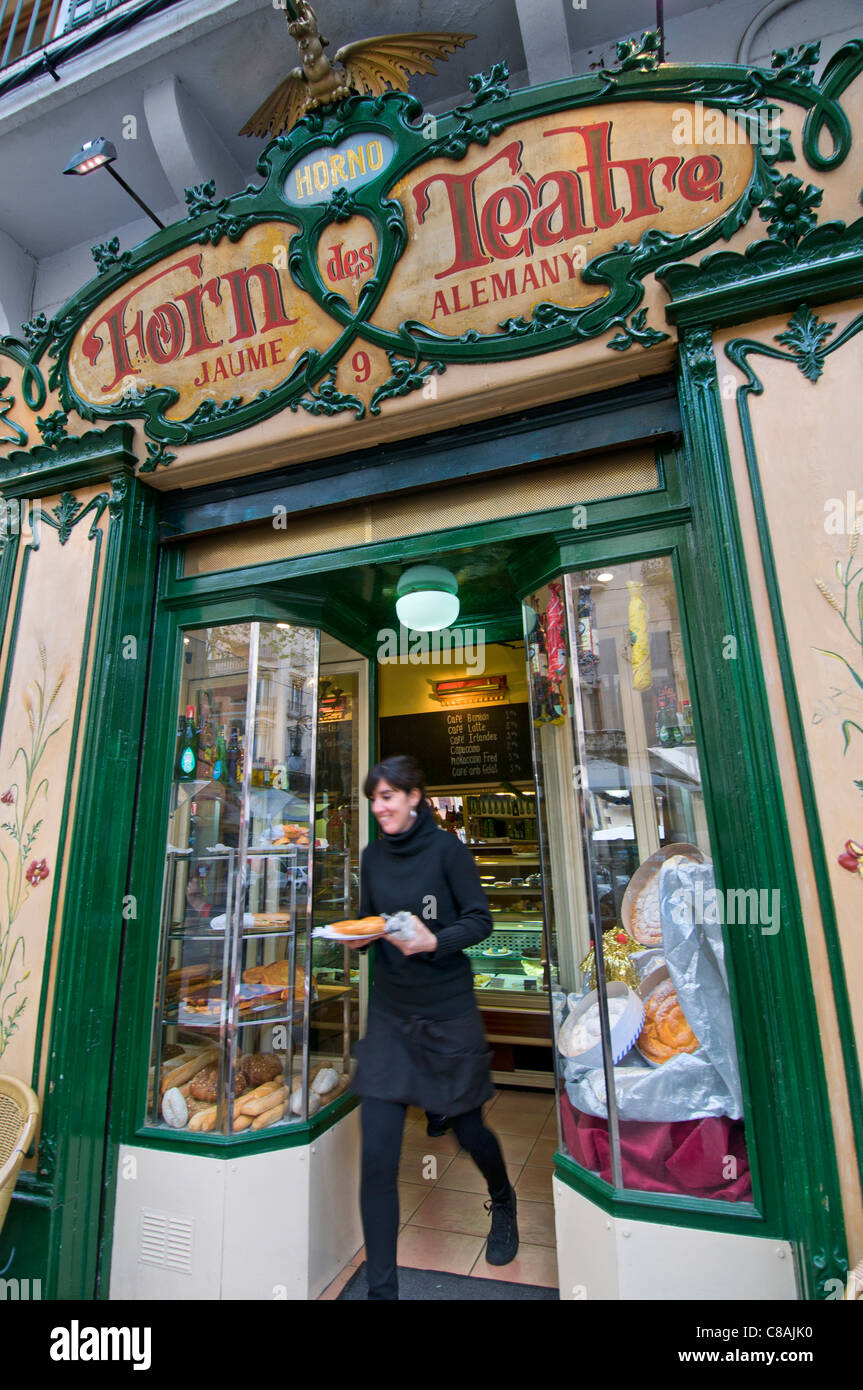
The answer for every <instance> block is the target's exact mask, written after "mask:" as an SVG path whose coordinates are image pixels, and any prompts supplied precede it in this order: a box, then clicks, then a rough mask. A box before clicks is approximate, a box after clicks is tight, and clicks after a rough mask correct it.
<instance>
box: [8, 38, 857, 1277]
mask: <svg viewBox="0 0 863 1390" xmlns="http://www.w3.org/2000/svg"><path fill="white" fill-rule="evenodd" d="M812 61H813V60H812V59H811V55H810V56H809V58H808V59H807V56H806V54H803V53H795V52H790V51H789V52H788V53H785V54H783V55H777V61H776V65H775V67H774V68H772V69H770V70H766V69H765V70H759V69H747V68H742V67H740V68H736V67H723V68H721V69H719V68H710V67H698V68H696V67H686V66H676V65H673V64H663V65H658V64H657V61H656V54H655V51H654V50H653V49H652V47H651V45H650V44H649V43H646V44H645V45H643V46H642V47H641V48H638V47H637V46H636V47H634V48H633V49H632V51H630V52H628V53H626V54H622V55H621V63H620V65H619V66H618V67H617V68H614V69H609V70H604V71H603V72H602V73H599V74H595V75H593V76H589V77H583V78H578V79H572V80H566V81H562V82H557V83H554V84H550V85H548V86H545V87H538V88H532V89H526V90H520V91H518V92H510V90H509V88H508V85H507V77H506V70H505V66H504V65H499V66H498V67H497V68H495V69H494V70H493V71H492V72H490V73H488V74H482V75H480V76H478V77H477V78H476V79H475V80H474V86H473V97H472V100H471V102H470V104H468V105H465V106H462V107H459V108H457V109H456V110H455V111H453V112H452V113H450V114H449V115H447V116H445V117H440V116H438V117H431V116H424V113H423V111H422V109H421V107H420V106H419V103H418V102H417V101H416V100H415V99H413V98H411V97H409V96H407V95H406V94H404V93H401V92H388V93H386V94H385V95H384V96H382V97H379V98H371V97H359V96H352V97H349V98H348V99H346V100H342V101H340V102H338V103H336V104H334V105H332V106H328V107H323V108H320V109H318V110H317V111H314V112H312V113H311V114H310V115H308V116H306V117H305V118H304V119H302V120H300V121H299V122H298V123H297V124H295V125H294V126H293V127H292V128H291V130H290V131H289V132H288V134H286V135H284V136H280V137H279V138H277V139H275V140H274V141H273V142H272V143H271V144H270V145H269V146H268V147H267V149H266V150H265V152H264V154H263V155H262V157H261V160H260V163H259V166H258V167H259V171H260V174H261V182H260V184H259V185H258V186H255V187H251V188H249V189H246V190H244V191H243V192H241V193H238V194H236V195H234V196H233V197H230V198H223V199H220V198H219V197H218V196H217V194H216V190H215V188H214V187H213V186H212V184H208V185H203V186H199V187H196V188H193V189H189V190H188V192H187V202H188V216H187V217H186V219H185V220H183V221H182V222H179V223H176V224H174V225H172V226H170V227H168V228H166V229H165V230H164V231H162V232H159V233H158V234H156V235H154V236H153V237H151V238H150V239H149V240H147V241H145V242H144V243H143V244H141V245H140V246H138V247H136V248H135V249H134V250H132V251H125V252H120V250H119V248H118V247H116V246H114V245H105V246H99V247H95V248H94V257H95V260H96V263H97V270H98V273H97V275H96V276H95V278H94V279H92V280H91V281H90V282H89V283H88V284H86V285H84V286H83V287H82V288H81V290H80V291H79V292H78V293H77V294H76V295H75V296H74V297H73V298H72V299H71V300H70V301H69V302H68V303H67V304H66V305H65V306H64V308H63V310H62V311H61V312H60V313H58V314H57V316H56V317H55V318H53V319H52V320H50V321H48V320H46V319H45V318H44V316H41V317H37V318H36V319H34V320H32V321H31V322H30V323H28V324H26V325H24V326H23V328H22V334H21V337H20V339H15V340H13V339H5V340H3V342H2V343H0V383H2V384H0V450H2V461H0V485H2V493H3V500H4V507H5V515H6V526H5V534H4V544H3V549H2V556H0V600H2V607H3V613H4V617H5V635H4V639H3V648H2V658H0V672H2V687H0V689H2V695H0V699H2V711H3V714H2V719H3V729H2V741H0V782H2V789H0V790H2V793H3V794H2V801H3V803H4V810H5V811H6V812H7V816H6V819H5V823H4V824H3V826H2V827H0V847H2V849H3V852H4V860H5V862H6V871H5V872H6V885H7V892H6V907H5V916H4V918H3V920H2V922H0V929H2V935H0V980H2V986H3V987H2V994H0V1011H2V1016H0V1030H2V1031H0V1048H2V1051H0V1068H2V1070H6V1071H12V1072H13V1073H15V1074H17V1075H20V1076H21V1077H22V1078H25V1079H29V1081H30V1082H31V1084H32V1085H33V1087H34V1089H35V1090H36V1091H37V1093H38V1095H39V1097H40V1099H41V1103H42V1107H43V1109H42V1117H41V1126H40V1132H39V1138H38V1142H37V1146H36V1151H35V1154H34V1155H33V1156H32V1157H30V1158H29V1159H28V1160H27V1162H26V1164H25V1171H24V1173H23V1175H22V1178H21V1180H20V1181H19V1184H18V1188H17V1190H16V1194H15V1198H14V1200H13V1204H12V1208H11V1211H10V1215H9V1217H8V1219H7V1222H6V1225H5V1227H4V1229H3V1233H2V1243H0V1267H2V1266H3V1265H5V1264H6V1263H7V1261H9V1260H10V1258H11V1265H10V1267H9V1268H8V1269H7V1273H8V1274H11V1275H16V1274H20V1276H21V1277H30V1278H41V1279H42V1280H43V1289H44V1290H45V1292H46V1294H47V1295H48V1296H51V1297H61V1298H90V1297H94V1296H100V1297H113V1298H166V1299H178V1298H179V1299H183V1298H209V1299H220V1298H225V1299H230V1298H269V1299H271V1298H273V1297H287V1298H290V1299H313V1298H316V1297H317V1296H318V1295H319V1293H320V1292H321V1291H322V1290H323V1289H324V1288H325V1287H326V1285H327V1284H328V1283H329V1282H330V1281H331V1280H332V1279H333V1278H334V1277H335V1275H336V1274H337V1273H338V1271H339V1270H340V1269H341V1268H342V1267H343V1266H344V1265H345V1264H346V1262H347V1261H348V1260H349V1258H350V1257H351V1256H352V1255H353V1253H354V1252H355V1251H356V1249H357V1248H358V1246H359V1245H360V1244H361V1242H362V1234H361V1230H360V1226H359V1213H358V1209H357V1196H356V1192H357V1182H356V1181H355V1178H357V1177H358V1114H357V1109H356V1102H355V1100H354V1098H353V1097H352V1095H351V1092H350V1085H349V1083H350V1076H351V1071H352V1067H353V1053H354V1046H355V1043H356V1041H357V1038H358V1037H359V1036H361V1035H362V1031H363V1027H364V1021H365V1012H366V1004H367V993H368V987H369V979H368V968H369V967H368V963H367V962H366V960H365V959H362V960H361V961H360V962H359V963H358V960H357V958H356V957H355V956H353V955H352V954H351V953H350V952H349V951H348V950H347V948H346V947H345V946H344V945H343V944H342V943H341V942H339V941H337V940H332V939H331V936H330V934H328V933H327V932H326V931H324V932H323V934H320V932H321V929H322V928H326V927H327V925H328V924H329V923H331V922H333V921H334V920H338V919H343V918H351V917H353V916H356V915H357V911H358V889H359V882H358V868H359V857H360V854H361V851H362V848H363V846H364V844H365V843H366V842H367V838H368V836H369V834H370V829H371V827H370V823H369V821H370V818H369V815H368V808H367V804H366V802H365V800H364V798H363V797H362V795H361V791H360V789H361V786H362V781H363V777H364V775H365V772H366V770H367V769H368V767H369V766H370V764H371V762H372V761H374V760H375V759H376V758H377V756H378V755H379V754H381V753H383V754H386V753H392V752H410V753H413V754H414V755H415V756H417V757H418V758H419V760H420V762H421V763H423V764H424V765H425V767H426V770H427V774H428V782H429V792H430V796H431V798H432V802H433V805H434V808H435V813H436V815H437V816H438V818H439V821H440V823H441V825H442V827H443V828H444V829H446V830H447V831H449V832H450V833H455V834H458V835H460V837H461V838H462V839H463V840H464V841H465V843H467V844H468V845H469V846H470V848H471V851H472V852H473V853H474V855H475V857H476V859H477V862H478V867H479V870H480V873H481V874H482V876H483V880H484V883H485V884H486V891H487V894H488V897H489V902H490V905H491V908H492V913H493V917H494V919H495V928H494V932H493V934H492V936H491V937H490V938H489V940H488V941H487V942H485V943H482V945H481V946H480V947H478V948H476V949H475V950H472V951H471V956H472V966H473V970H474V977H475V984H476V989H477V996H478V1001H479V1003H480V1008H481V1010H482V1013H483V1017H484V1021H485V1024H486V1032H487V1035H488V1039H489V1045H490V1047H491V1048H492V1049H493V1052H494V1060H493V1069H494V1076H495V1080H496V1082H497V1084H498V1085H499V1086H502V1087H506V1086H518V1087H522V1088H532V1089H535V1090H537V1091H540V1092H545V1093H547V1094H548V1095H549V1096H551V1095H553V1096H554V1098H555V1111H554V1113H555V1117H556V1127H555V1131H554V1135H553V1136H552V1137H553V1139H554V1143H553V1148H554V1156H553V1160H550V1161H553V1163H554V1178H553V1191H554V1210H555V1233H556V1243H557V1261H558V1271H559V1287H560V1296H561V1298H563V1299H577V1298H581V1297H584V1296H585V1291H586V1296H587V1297H589V1298H591V1299H593V1298H622V1299H641V1298H657V1297H662V1298H683V1297H686V1298H689V1297H693V1296H695V1297H701V1298H705V1299H716V1298H728V1297H732V1298H743V1299H751V1300H758V1299H764V1298H783V1299H795V1298H803V1299H822V1298H831V1297H841V1296H842V1292H843V1290H844V1288H845V1280H846V1275H847V1271H848V1268H849V1264H850V1265H853V1264H854V1263H855V1262H856V1261H859V1260H860V1258H861V1255H863V1206H861V1193H860V1178H861V1154H863V1103H861V1092H860V1076H859V1065H858V1061H857V1051H856V1040H857V1039H858V1038H859V1036H860V1033H861V1029H863V1003H861V994H860V990H859V988H858V989H857V990H856V994H855V991H854V981H855V980H856V981H857V983H858V985H859V980H860V977H861V971H863V942H861V938H860V932H859V919H860V913H861V902H863V899H861V894H863V882H861V879H863V870H861V865H863V847H861V841H863V823H861V821H863V813H861V807H860V790H859V788H860V781H859V778H855V773H859V770H860V765H859V748H860V741H861V739H863V732H861V729H863V709H861V708H860V704H861V700H860V692H861V690H863V674H861V672H863V668H861V665H860V642H861V638H860V632H859V621H858V618H857V614H858V612H859V608H860V605H859V602H858V600H859V599H860V594H861V593H863V589H861V584H863V579H861V577H860V576H861V571H860V568H859V562H858V558H857V534H858V532H857V529H856V520H857V512H856V503H855V502H853V501H852V500H849V499H852V498H853V497H855V496H856V495H855V494H854V493H853V489H854V487H855V485H856V481H857V480H856V477H855V474H854V463H853V460H854V458H855V453H854V445H855V441H856V439H857V438H858V437H859V434H860V430H861V428H863V414H861V412H863V406H861V398H860V393H859V390H857V389H855V387H856V382H857V378H858V376H859V366H860V353H861V342H863V338H861V335H860V330H861V328H863V305H861V303H860V302H859V301H860V300H861V298H863V219H860V217H859V212H860V207H859V193H860V188H861V187H863V154H861V153H860V147H859V144H856V145H855V143H854V139H853V133H854V132H855V131H857V130H859V129H860V127H861V125H863V42H859V43H853V44H849V45H846V46H845V48H843V49H842V50H840V51H839V52H838V53H837V54H836V55H835V57H834V58H833V59H832V60H831V63H830V64H829V65H828V67H827V69H826V70H825V73H824V75H823V76H822V77H821V79H820V80H819V81H818V82H816V81H815V79H814V77H813V73H812V67H811V62H812ZM837 499H838V500H837ZM834 502H835V505H833V504H834ZM411 599H413V600H414V606H413V608H412V609H411V607H410V602H408V605H407V607H405V606H404V604H405V600H408V601H410V600H411ZM442 599H443V600H445V601H444V602H443V603H442V604H441V600H442ZM455 599H457V604H455V613H456V616H452V613H453V603H452V600H455ZM423 602H426V603H428V604H431V605H432V606H433V607H434V606H435V605H438V609H437V611H439V612H441V613H444V614H445V610H446V608H447V606H449V609H450V614H449V616H443V617H438V618H437V619H435V618H434V617H431V618H427V619H426V620H425V621H423V619H422V617H421V616H420V614H419V609H420V607H421V606H422V603H423ZM397 606H398V607H397ZM399 612H401V614H402V615H404V614H410V613H413V615H414V616H413V618H410V617H406V618H404V620H403V619H402V618H401V617H400V616H399ZM22 750H23V757H22ZM419 1180H420V1179H419V1178H417V1179H416V1181H419ZM276 1218H277V1219H276ZM252 1232H254V1235H252V1234H250V1233H252Z"/></svg>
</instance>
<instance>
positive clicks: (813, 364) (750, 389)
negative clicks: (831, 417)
mask: <svg viewBox="0 0 863 1390" xmlns="http://www.w3.org/2000/svg"><path fill="white" fill-rule="evenodd" d="M834 328H835V324H823V323H819V321H818V320H817V318H816V316H815V315H814V314H813V313H812V311H811V309H809V307H808V306H807V305H805V304H803V305H801V306H800V307H799V308H798V310H797V312H796V313H795V314H794V315H793V317H792V319H791V320H790V322H789V324H788V327H787V328H786V330H785V331H784V332H783V333H780V334H777V335H776V341H777V342H781V343H785V344H786V347H787V349H788V350H787V351H782V350H781V349H779V348H774V347H772V346H771V345H770V344H769V343H764V342H757V341H755V340H753V339H747V338H735V339H732V341H731V342H729V343H728V344H727V345H726V348H725V352H726V356H727V357H728V358H729V360H730V361H732V362H733V363H734V365H735V366H736V367H738V368H739V370H740V371H741V372H742V373H743V374H744V376H745V377H746V381H745V382H744V383H743V384H742V385H741V386H739V387H738V389H737V414H738V419H739V421H740V432H741V437H742V440H743V448H744V453H745V457H746V467H747V471H748V475H749V483H750V487H751V490H752V500H753V507H754V510H755V516H756V520H757V523H758V535H759V541H760V545H761V557H762V561H763V564H764V576H765V582H766V585H767V594H768V599H769V603H770V611H771V616H772V619H773V628H774V632H775V635H776V644H777V650H778V655H779V668H780V673H781V676H782V687H783V691H784V695H785V703H786V707H787V710H788V719H789V723H790V726H791V735H792V739H793V742H794V750H795V759H796V765H797V775H798V779H799V783H800V792H801V797H802V800H803V807H804V813H805V816H806V824H807V829H808V834H809V843H810V846H811V850H812V862H813V866H814V871H815V880H816V884H817V890H818V902H819V906H820V910H821V918H822V922H823V925H824V941H825V945H826V948H827V956H828V961H829V965H830V977H831V981H832V985H833V998H834V1002H835V1005H836V1014H837V1018H838V1022H839V1036H840V1043H841V1047H842V1055H843V1060H844V1063H845V1071H846V1076H847V1080H848V1101H849V1109H850V1113H851V1122H852V1126H853V1130H854V1138H855V1143H856V1148H857V1161H858V1166H859V1169H860V1173H861V1179H863V1076H861V1066H860V1057H859V1053H858V1049H857V1045H856V1042H855V1030H854V1021H853V1018H852V1015H851V1006H850V1000H849V996H848V982H847V980H846V976H845V969H844V964H843V958H842V948H841V944H840V941H839V934H838V927H837V922H836V908H835V904H834V901H833V893H832V890H831V887H830V875H829V871H828V867H827V856H826V852H825V847H824V839H823V835H822V831H821V821H820V817H819V814H818V802H817V798H816V794H815V784H814V781H813V776H812V767H811V763H810V759H809V751H808V746H807V742H806V732H805V727H804V722H803V714H802V711H801V708H800V699H799V696H798V693H797V683H796V680H795V676H794V664H793V660H792V656H791V647H790V642H789V639H788V629H787V625H786V621H785V614H784V609H783V603H782V594H781V589H780V585H779V577H778V574H777V570H776V561H775V557H774V554H773V546H772V543H771V539H770V525H769V519H768V516H767V508H766V504H765V500H764V489H763V487H762V484H761V473H760V467H759V461H758V453H757V450H756V447H755V437H754V434H753V430H752V420H751V416H750V398H751V397H752V396H760V395H762V394H763V392H764V386H763V383H762V382H761V380H760V378H759V376H758V374H757V372H756V370H755V367H754V366H753V364H752V362H751V361H750V358H753V357H766V358H771V359H773V360H779V361H784V362H787V363H788V364H789V365H792V366H796V367H797V368H798V370H799V371H801V372H802V373H803V375H804V376H805V377H807V379H808V380H809V381H810V382H812V383H813V385H814V384H815V383H817V381H818V379H819V377H820V376H821V374H822V372H823V371H824V370H825V361H826V359H827V358H829V356H830V355H831V353H833V352H836V351H838V350H839V349H840V348H841V347H844V346H845V344H846V343H848V342H850V341H851V340H852V339H853V338H855V337H856V336H857V334H858V333H859V332H860V331H861V329H863V314H861V315H858V316H857V317H856V318H854V319H852V321H851V322H850V323H849V324H848V325H847V326H846V327H845V328H844V329H843V330H842V332H841V333H838V334H837V335H836V336H835V338H834V337H833V329H834ZM831 339H832V341H830V340H831ZM844 732H845V740H846V742H845V747H846V750H847V747H848V729H847V727H846V728H845V730H844Z"/></svg>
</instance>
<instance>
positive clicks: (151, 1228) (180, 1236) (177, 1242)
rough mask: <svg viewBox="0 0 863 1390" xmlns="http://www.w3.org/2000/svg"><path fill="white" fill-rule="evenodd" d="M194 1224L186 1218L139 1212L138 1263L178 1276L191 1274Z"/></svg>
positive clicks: (164, 1213) (153, 1212)
mask: <svg viewBox="0 0 863 1390" xmlns="http://www.w3.org/2000/svg"><path fill="white" fill-rule="evenodd" d="M194 1224H195V1223H194V1221H192V1220H191V1218H189V1217H186V1216H169V1215H168V1213H167V1212H164V1211H147V1210H144V1211H142V1212H141V1229H140V1239H139V1243H138V1261H139V1263H140V1264H142V1265H158V1266H159V1268H160V1269H172V1270H174V1271H175V1272H176V1273H178V1274H191V1272H192V1237H193V1232H194Z"/></svg>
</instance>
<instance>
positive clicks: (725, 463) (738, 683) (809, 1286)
mask: <svg viewBox="0 0 863 1390" xmlns="http://www.w3.org/2000/svg"><path fill="white" fill-rule="evenodd" d="M680 363H681V382H680V389H681V406H682V408H683V415H684V422H685V430H686V447H687V453H688V456H689V463H690V467H689V469H688V470H687V478H688V480H689V485H690V489H691V497H692V505H693V511H692V516H693V531H692V536H693V538H694V539H693V544H692V545H691V546H690V548H689V554H688V556H684V555H683V554H681V563H682V574H683V578H684V594H685V592H686V576H687V568H688V573H689V585H690V587H694V586H695V584H696V583H697V584H698V585H699V587H701V586H703V592H702V593H700V595H699V600H698V602H697V603H696V604H691V603H687V628H688V630H689V634H690V635H689V641H690V642H691V644H692V649H693V653H694V656H695V665H694V674H695V678H696V682H697V683H698V686H699V698H698V705H697V706H696V723H697V727H698V730H699V734H700V737H701V739H702V741H703V746H704V748H705V752H706V760H705V761H706V770H707V775H708V779H709V801H708V805H709V808H710V810H709V820H710V826H711V835H712V837H713V842H714V843H715V845H716V846H717V870H718V874H717V877H718V881H719V882H720V883H721V884H723V885H727V886H729V887H731V886H733V887H738V886H745V887H749V886H753V887H758V888H763V887H770V888H778V889H779V891H780V894H781V903H782V913H781V927H780V930H779V932H777V933H776V934H775V935H774V936H764V935H762V934H761V933H760V932H758V931H757V930H753V931H751V932H748V931H745V930H742V929H740V928H738V929H737V930H736V931H735V932H734V933H728V939H727V944H728V959H729V972H730V976H731V979H732V982H733V985H734V989H733V992H732V999H733V1001H734V1005H735V1021H736V1024H737V1030H738V1039H739V1040H740V1041H741V1043H744V1046H745V1042H744V1040H745V1038H746V1037H747V1036H751V1035H752V1033H753V1031H754V1030H755V1029H756V1028H757V1036H758V1038H759V1046H758V1048H749V1049H748V1050H747V1062H746V1068H745V1070H746V1074H747V1077H748V1090H749V1096H750V1104H751V1106H752V1107H753V1110H754V1113H755V1115H756V1128H757V1133H758V1168H759V1176H760V1184H761V1187H762V1190H763V1193H764V1194H765V1199H766V1200H768V1202H769V1201H770V1200H771V1194H772V1202H773V1204H774V1210H775V1213H776V1218H777V1219H778V1220H779V1221H780V1222H781V1226H782V1229H783V1233H784V1235H785V1237H786V1238H787V1239H791V1240H792V1241H794V1242H795V1250H796V1258H797V1270H798V1280H799V1284H800V1288H801V1292H802V1295H803V1297H807V1298H817V1297H824V1296H825V1286H826V1283H827V1281H828V1280H829V1279H833V1278H839V1279H842V1278H843V1277H844V1272H845V1269H846V1264H847V1253H846V1249H845V1240H844V1230H843V1224H842V1209H841V1198H840V1194H839V1182H838V1174H837V1169H836V1157H835V1150H834V1144H833V1137H832V1136H833V1130H832V1122H831V1116H830V1106H829V1099H828V1095H827V1088H826V1080H825V1076H824V1069H823V1062H822V1057H821V1048H820V1038H819V1029H818V1021H817V1015H816V1011H815V1005H814V997H813V991H812V982H811V975H810V970H809V959H808V952H807V947H806V938H805V933H804V929H803V923H802V918H801V908H800V902H799V896H798V892H797V881H796V875H795V872H794V860H793V853H792V848H791V845H790V843H789V837H788V827H787V822H786V818H785V810H784V803H783V799H782V793H781V783H780V779H779V771H778V767H777V763H776V754H775V751H774V747H773V741H772V735H771V719H770V707H769V698H768V695H767V690H766V687H765V683H764V673H763V670H762V666H761V659H760V653H759V649H758V640H757V628H756V624H755V618H754V614H753V610H752V602H751V598H750V595H749V591H748V585H747V582H746V569H745V562H744V549H743V543H742V539H741V535H740V528H739V522H738V517H737V512H736V506H735V501H734V488H733V481H732V475H731V467H730V462H729V458H728V451H727V446H726V442H725V434H724V426H723V418H722V405H721V401H720V398H719V391H718V384H717V376H716V363H715V359H714V354H713V348H712V339H711V333H710V330H709V329H707V328H695V329H687V330H685V332H684V334H683V336H682V340H681V356H680ZM762 534H763V531H762ZM695 538H697V545H696V544H695ZM728 637H733V638H734V639H735V642H736V657H734V658H733V659H732V658H730V657H729V658H728V659H726V655H725V654H726V653H728V652H731V651H733V650H735V648H733V647H729V646H728V645H727V643H726V639H727V638H728ZM708 670H710V671H711V672H712V679H709V680H705V679H704V677H703V676H702V675H701V674H700V673H702V672H704V673H706V672H707V671H708ZM729 750H733V751H732V752H731V753H729ZM765 1107H767V1108H768V1109H769V1110H770V1112H771V1115H772V1123H771V1125H770V1126H769V1127H768V1126H764V1125H761V1126H760V1127H759V1126H758V1120H759V1119H760V1118H761V1117H762V1115H763V1113H764V1108H765ZM748 1114H749V1112H747V1115H748ZM777 1178H779V1179H780V1180H779V1181H777Z"/></svg>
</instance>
